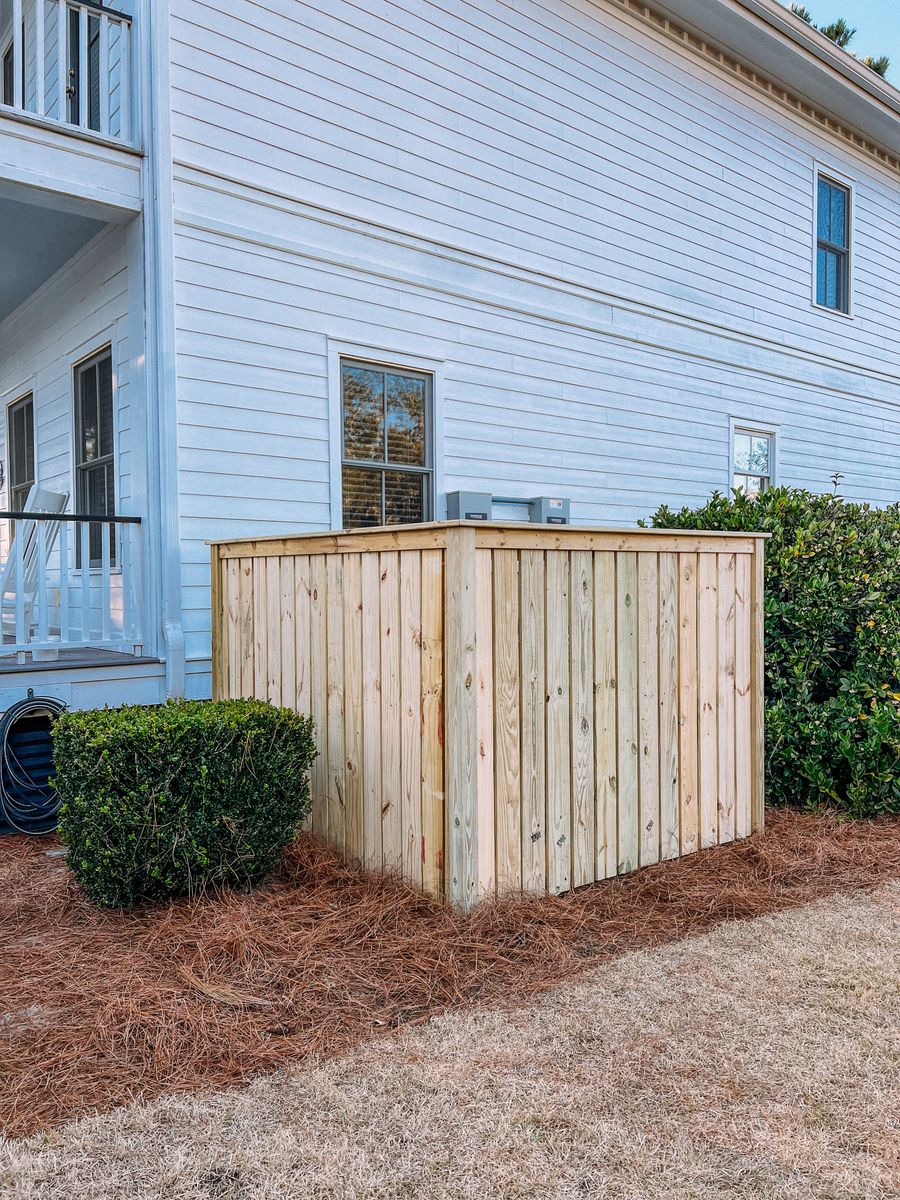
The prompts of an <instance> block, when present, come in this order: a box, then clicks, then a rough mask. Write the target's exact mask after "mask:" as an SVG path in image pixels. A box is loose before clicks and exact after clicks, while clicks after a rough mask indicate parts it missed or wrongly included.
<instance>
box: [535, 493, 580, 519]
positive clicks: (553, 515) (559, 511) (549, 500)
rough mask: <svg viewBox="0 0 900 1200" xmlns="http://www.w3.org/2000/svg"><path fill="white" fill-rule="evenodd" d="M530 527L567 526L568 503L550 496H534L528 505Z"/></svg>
mask: <svg viewBox="0 0 900 1200" xmlns="http://www.w3.org/2000/svg"><path fill="white" fill-rule="evenodd" d="M528 520H529V521H530V522H531V523H532V525H568V524H570V519H569V501H568V500H561V499H558V498H554V497H551V496H536V497H535V498H534V500H532V501H531V503H530V504H529V505H528Z"/></svg>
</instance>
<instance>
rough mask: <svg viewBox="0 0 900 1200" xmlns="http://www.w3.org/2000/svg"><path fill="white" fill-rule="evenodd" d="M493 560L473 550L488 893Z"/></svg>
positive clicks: (481, 835)
mask: <svg viewBox="0 0 900 1200" xmlns="http://www.w3.org/2000/svg"><path fill="white" fill-rule="evenodd" d="M492 589H493V562H492V552H491V551H490V550H476V551H475V663H476V712H477V716H476V723H477V731H478V733H477V736H478V761H477V764H476V771H475V777H476V785H477V789H478V801H477V813H476V822H477V825H478V895H479V897H482V896H489V895H491V894H492V893H493V891H494V889H495V886H496V834H495V812H494V614H493V600H492Z"/></svg>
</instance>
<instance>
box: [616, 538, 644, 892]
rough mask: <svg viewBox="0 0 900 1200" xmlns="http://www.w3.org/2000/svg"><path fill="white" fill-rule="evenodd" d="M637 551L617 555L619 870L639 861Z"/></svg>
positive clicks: (629, 867) (635, 865) (633, 867)
mask: <svg viewBox="0 0 900 1200" xmlns="http://www.w3.org/2000/svg"><path fill="white" fill-rule="evenodd" d="M637 558H638V556H637V554H636V553H634V552H633V551H630V550H629V551H624V552H623V553H621V554H618V555H617V556H616V629H617V632H618V640H617V643H616V671H617V680H618V687H617V696H618V705H617V712H616V721H617V725H618V730H617V742H618V766H619V777H618V783H619V786H618V846H617V852H616V872H617V874H619V875H624V874H626V873H627V872H628V871H633V870H634V869H635V868H636V867H637V865H638V851H639V845H640V838H639V831H638V795H639V793H638V631H637V583H638V578H637Z"/></svg>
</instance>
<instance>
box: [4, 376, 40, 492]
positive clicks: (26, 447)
mask: <svg viewBox="0 0 900 1200" xmlns="http://www.w3.org/2000/svg"><path fill="white" fill-rule="evenodd" d="M7 438H8V443H7V445H8V459H9V507H10V510H11V511H12V512H21V511H22V510H23V509H24V507H25V501H26V500H27V499H28V493H29V492H30V491H31V488H32V487H33V485H34V399H33V397H32V396H30V395H29V396H23V397H22V398H21V400H17V401H16V402H15V404H11V405H10V406H9V410H8V413H7Z"/></svg>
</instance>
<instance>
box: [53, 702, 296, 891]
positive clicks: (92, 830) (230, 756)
mask: <svg viewBox="0 0 900 1200" xmlns="http://www.w3.org/2000/svg"><path fill="white" fill-rule="evenodd" d="M53 746H54V757H55V763H56V787H57V789H58V790H59V792H60V794H61V797H62V809H61V812H60V832H61V835H62V838H63V841H64V842H65V843H66V845H67V846H68V848H69V855H68V861H69V866H70V867H71V869H72V871H73V872H74V873H75V876H76V877H77V879H78V882H79V883H80V884H81V887H82V889H83V890H84V892H85V893H86V895H87V896H88V897H89V898H90V899H91V900H93V901H95V902H96V903H98V904H102V905H106V906H122V907H124V906H128V905H133V904H138V903H142V902H144V901H150V900H159V899H163V898H165V897H168V896H176V895H182V894H195V893H197V892H198V891H201V890H203V889H204V888H206V887H208V886H210V885H220V884H234V885H238V886H246V885H248V884H252V883H257V882H259V881H260V880H262V879H263V878H264V877H265V875H266V874H267V873H268V872H269V871H270V870H271V869H272V867H273V866H275V864H276V863H277V861H278V859H279V857H280V855H281V852H282V850H283V849H284V847H285V846H286V845H287V844H288V843H289V842H290V841H292V840H293V838H294V837H295V836H296V834H297V831H298V830H299V828H300V824H301V822H302V821H303V819H304V817H305V816H306V814H307V812H308V811H309V781H308V776H309V767H310V764H311V763H312V760H313V759H314V757H315V753H316V751H315V743H314V735H313V726H312V722H311V721H310V720H309V719H308V718H305V717H299V716H297V715H296V714H295V713H293V712H290V711H288V710H287V709H279V708H273V707H271V706H270V705H268V704H263V703H261V702H259V701H256V700H226V701H220V702H215V703H203V702H199V701H195V702H185V701H182V702H179V703H170V704H166V705H163V706H161V707H146V708H119V709H101V710H95V711H91V712H72V713H65V714H63V715H62V716H61V717H60V718H59V719H58V720H57V722H56V724H55V725H54V729H53Z"/></svg>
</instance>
